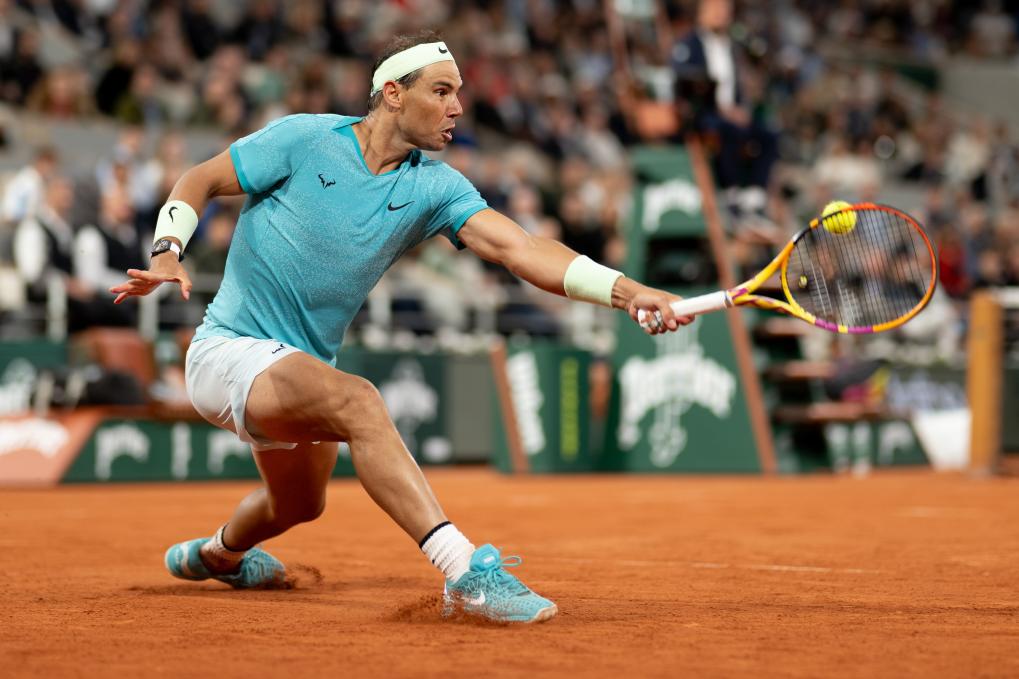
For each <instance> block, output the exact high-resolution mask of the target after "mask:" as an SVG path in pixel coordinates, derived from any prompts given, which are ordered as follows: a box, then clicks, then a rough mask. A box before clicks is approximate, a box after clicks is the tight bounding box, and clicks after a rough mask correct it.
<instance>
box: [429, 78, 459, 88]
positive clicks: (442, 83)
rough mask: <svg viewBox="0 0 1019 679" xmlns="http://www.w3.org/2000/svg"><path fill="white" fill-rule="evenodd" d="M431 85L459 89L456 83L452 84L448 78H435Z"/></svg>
mask: <svg viewBox="0 0 1019 679" xmlns="http://www.w3.org/2000/svg"><path fill="white" fill-rule="evenodd" d="M432 87H445V88H446V89H448V90H458V89H460V88H459V87H457V86H456V85H454V84H453V83H451V82H450V81H448V80H436V81H435V82H434V83H432Z"/></svg>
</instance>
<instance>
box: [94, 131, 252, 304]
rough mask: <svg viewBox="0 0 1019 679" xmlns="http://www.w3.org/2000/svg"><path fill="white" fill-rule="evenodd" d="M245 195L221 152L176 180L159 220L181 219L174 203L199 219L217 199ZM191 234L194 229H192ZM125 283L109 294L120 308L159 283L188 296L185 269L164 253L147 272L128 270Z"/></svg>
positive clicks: (225, 153) (173, 256)
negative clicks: (173, 284)
mask: <svg viewBox="0 0 1019 679" xmlns="http://www.w3.org/2000/svg"><path fill="white" fill-rule="evenodd" d="M243 192H244V191H243V190H242V189H241V185H240V183H239V182H238V181H237V174H236V172H235V171H234V165H233V161H232V160H231V158H230V151H229V150H227V151H223V152H222V153H220V154H219V155H218V156H215V157H214V158H211V159H209V160H207V161H205V162H204V163H201V164H199V165H195V166H194V167H193V168H191V169H190V170H188V171H187V172H185V173H184V174H183V175H181V178H180V179H178V180H177V183H176V185H174V187H173V191H171V192H170V197H169V198H168V199H167V203H166V206H164V207H163V210H161V211H160V212H161V214H160V219H161V220H162V219H166V218H169V219H171V220H172V219H174V215H173V212H170V214H169V216H168V217H165V216H164V215H163V214H162V212H163V211H168V210H175V211H177V212H178V214H177V216H176V219H178V220H179V219H182V218H183V217H181V214H180V213H181V211H183V210H184V209H186V208H185V207H183V206H181V207H179V208H174V207H173V206H174V202H175V201H181V202H183V203H186V204H187V206H190V208H191V209H193V210H194V213H195V215H201V214H202V211H203V210H205V206H206V205H207V204H208V202H209V201H210V200H212V199H213V198H215V197H217V196H236V195H239V194H241V193H243ZM192 230H193V229H192ZM166 238H167V239H168V240H171V241H173V242H174V243H176V244H177V245H178V246H180V248H181V250H183V248H184V246H185V245H186V243H185V242H182V241H181V239H180V238H179V237H177V236H172V235H168V236H166ZM127 275H128V276H129V278H128V280H126V281H124V282H123V283H121V284H120V285H115V286H113V287H112V288H110V292H112V293H116V295H117V298H116V299H115V300H113V301H114V302H115V303H116V304H120V303H121V302H123V301H124V300H125V299H127V298H128V297H136V296H142V295H147V294H149V293H150V292H152V291H153V290H155V289H156V288H157V287H158V286H159V285H160V284H161V283H169V282H176V283H178V284H179V285H180V294H181V296H182V297H183V298H184V299H188V298H189V297H190V296H191V279H190V278H189V277H188V274H187V272H186V271H185V270H184V267H183V266H181V263H180V260H179V259H178V258H177V255H176V254H175V253H174V252H173V251H171V250H167V251H166V252H163V253H162V254H159V255H156V256H155V257H153V258H152V260H151V261H150V263H149V269H148V271H143V270H141V269H128V270H127Z"/></svg>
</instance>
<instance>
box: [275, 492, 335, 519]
mask: <svg viewBox="0 0 1019 679" xmlns="http://www.w3.org/2000/svg"><path fill="white" fill-rule="evenodd" d="M325 508H326V497H325V493H321V494H318V495H312V496H310V497H295V498H288V499H286V500H282V501H281V500H277V499H276V498H273V505H272V509H273V516H274V518H275V519H276V521H277V523H282V524H285V525H286V526H287V527H290V526H296V525H297V524H299V523H308V522H309V521H314V520H315V519H317V518H318V517H320V516H322V512H324V511H325Z"/></svg>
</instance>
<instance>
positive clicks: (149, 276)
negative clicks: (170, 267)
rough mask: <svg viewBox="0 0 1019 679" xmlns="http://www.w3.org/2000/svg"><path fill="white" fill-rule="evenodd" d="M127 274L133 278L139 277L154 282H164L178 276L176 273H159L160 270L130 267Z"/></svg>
mask: <svg viewBox="0 0 1019 679" xmlns="http://www.w3.org/2000/svg"><path fill="white" fill-rule="evenodd" d="M127 275H128V276H130V277H131V278H138V279H141V280H143V281H152V282H153V283H164V282H166V281H172V280H174V279H175V278H177V276H176V274H172V273H159V272H158V271H145V270H143V269H128V270H127Z"/></svg>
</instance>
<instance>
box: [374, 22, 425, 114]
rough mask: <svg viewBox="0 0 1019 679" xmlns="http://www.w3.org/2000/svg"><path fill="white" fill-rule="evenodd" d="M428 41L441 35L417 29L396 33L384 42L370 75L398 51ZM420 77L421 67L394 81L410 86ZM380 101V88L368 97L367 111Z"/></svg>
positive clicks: (376, 105) (375, 106)
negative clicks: (413, 31) (405, 32)
mask: <svg viewBox="0 0 1019 679" xmlns="http://www.w3.org/2000/svg"><path fill="white" fill-rule="evenodd" d="M430 42H442V36H441V35H439V34H438V33H437V32H435V31H431V30H428V31H418V32H417V33H412V34H410V35H398V36H396V37H395V38H393V39H392V40H390V41H389V42H388V43H387V44H386V48H385V50H383V51H382V56H380V57H379V58H378V59H376V60H375V63H374V64H372V71H371V77H373V78H374V77H375V71H377V70H379V66H381V65H382V62H383V61H385V60H386V59H388V58H389V57H391V56H393V55H394V54H399V53H400V52H402V51H404V50H407V49H410V48H411V47H415V46H416V45H424V44H427V43H430ZM420 77H421V69H420V68H419V69H418V70H416V71H411V72H410V73H408V74H407V75H405V76H403V77H402V78H398V79H397V80H396V82H398V83H400V84H401V85H403V86H404V87H410V86H411V85H413V84H414V83H416V82H417V79H418V78H420ZM381 103H382V90H379V91H378V92H376V93H375V94H373V95H371V96H370V97H369V98H368V112H369V113H371V112H372V111H374V110H375V109H377V108H378V107H379V105H380V104H381Z"/></svg>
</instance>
